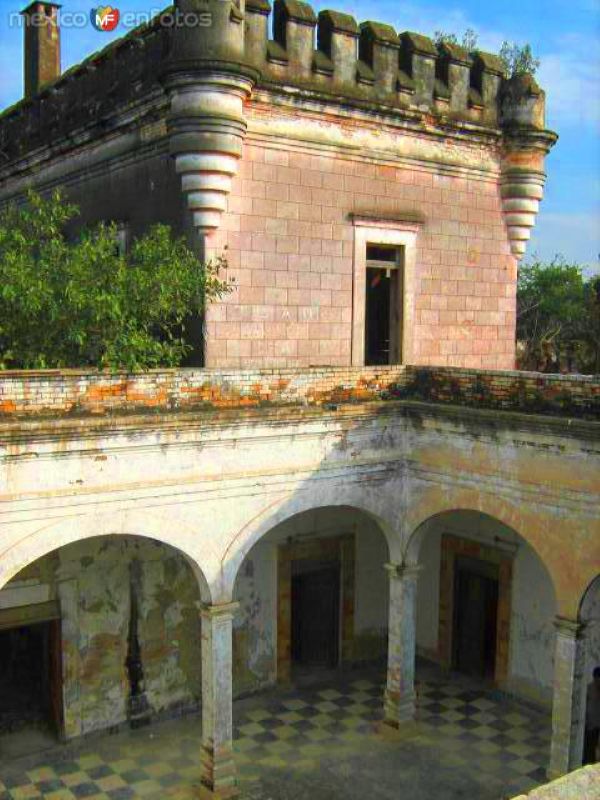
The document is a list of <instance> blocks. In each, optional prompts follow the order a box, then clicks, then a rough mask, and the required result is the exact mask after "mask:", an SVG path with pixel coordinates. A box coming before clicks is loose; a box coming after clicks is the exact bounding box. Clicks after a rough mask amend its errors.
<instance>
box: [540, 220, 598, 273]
mask: <svg viewBox="0 0 600 800" xmlns="http://www.w3.org/2000/svg"><path fill="white" fill-rule="evenodd" d="M527 254H528V255H529V256H531V255H534V254H537V255H538V256H539V257H540V258H541V259H543V260H544V261H550V260H551V259H553V258H554V256H556V255H562V256H564V257H565V258H566V259H567V260H568V261H572V262H576V263H578V264H582V265H587V266H588V267H592V266H593V265H596V268H597V266H598V262H599V260H600V255H599V254H600V209H599V210H597V211H590V212H581V213H569V212H565V213H559V212H547V213H544V211H543V210H542V213H541V214H540V215H539V217H538V220H537V224H536V226H535V228H534V230H533V235H532V237H531V241H530V242H529V245H528V246H527Z"/></svg>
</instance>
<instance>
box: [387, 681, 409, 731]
mask: <svg viewBox="0 0 600 800" xmlns="http://www.w3.org/2000/svg"><path fill="white" fill-rule="evenodd" d="M416 699H417V696H416V694H415V693H414V692H403V693H402V694H400V693H399V692H390V691H389V689H386V691H385V695H384V698H383V722H384V725H388V726H390V727H391V728H399V727H400V725H401V724H402V723H403V722H412V721H413V720H414V718H415V713H416Z"/></svg>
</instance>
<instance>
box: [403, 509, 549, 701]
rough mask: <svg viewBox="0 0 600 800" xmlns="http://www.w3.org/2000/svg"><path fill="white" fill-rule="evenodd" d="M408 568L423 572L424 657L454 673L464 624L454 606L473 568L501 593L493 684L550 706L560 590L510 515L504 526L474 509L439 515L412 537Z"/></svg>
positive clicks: (420, 611) (420, 621)
mask: <svg viewBox="0 0 600 800" xmlns="http://www.w3.org/2000/svg"><path fill="white" fill-rule="evenodd" d="M509 519H510V518H509ZM407 561H408V562H409V563H415V564H416V563H418V564H419V565H420V566H421V567H422V578H421V579H420V580H419V586H418V596H419V603H418V606H417V611H418V626H417V630H418V634H417V635H418V642H419V646H420V647H421V648H422V650H423V651H424V652H426V653H430V654H431V656H430V657H432V658H434V659H435V660H436V661H439V662H440V663H441V664H442V665H443V666H444V667H445V668H451V667H453V666H456V664H457V662H456V659H457V658H459V656H458V655H457V649H456V648H457V647H460V641H461V639H460V619H465V617H464V615H461V610H460V608H461V607H460V606H459V607H457V606H456V603H457V602H459V599H458V596H457V586H459V585H460V584H459V583H458V579H459V577H460V576H461V575H463V576H464V574H465V573H464V572H461V569H463V570H464V569H465V563H466V564H469V563H470V566H468V567H467V569H468V570H473V569H475V571H477V570H478V569H479V570H482V571H484V572H483V574H486V575H487V577H488V578H490V577H491V578H492V579H493V580H494V581H495V586H496V590H495V591H496V592H497V594H496V601H495V603H496V604H497V605H496V611H495V612H494V622H493V623H492V622H490V621H489V620H487V622H486V625H487V626H488V627H486V630H488V631H491V630H494V631H495V635H494V637H493V638H494V645H493V647H494V650H493V656H490V657H491V658H493V665H490V663H488V666H487V667H486V669H488V670H490V672H489V676H490V677H492V676H493V679H494V681H495V682H496V684H497V685H499V686H500V687H501V688H503V689H505V690H507V691H509V692H511V693H514V694H516V695H521V696H524V697H529V698H530V699H531V700H533V701H534V702H538V703H540V704H541V705H545V706H549V705H550V703H551V699H552V689H551V687H552V678H553V673H552V663H553V654H554V646H555V628H554V620H555V618H556V614H557V596H556V586H555V582H554V580H553V576H552V574H551V572H550V570H549V569H548V566H547V564H545V563H544V560H543V559H542V558H541V557H540V555H539V552H538V551H537V549H536V548H535V547H533V546H531V544H530V542H529V541H527V539H525V538H524V537H523V536H522V535H521V533H520V531H518V530H515V527H514V526H512V525H509V524H508V519H507V515H503V519H498V517H497V516H492V515H491V514H489V513H485V512H483V511H480V510H479V509H472V508H470V509H469V508H447V509H446V510H444V511H438V513H436V514H433V515H432V516H430V517H428V518H427V519H425V520H423V521H420V523H419V525H418V527H417V528H416V530H414V531H413V533H412V536H411V538H410V539H409V542H408V547H407ZM474 564H478V565H479V566H478V567H475V566H474ZM461 565H462V566H461ZM463 585H464V584H463ZM532 587H535V588H532ZM464 613H466V612H464V608H463V612H462V614H464ZM457 615H458V616H457ZM457 620H458V621H457ZM489 625H493V626H494V627H493V628H491V627H489ZM457 626H458V627H457ZM487 652H488V653H489V652H492V651H490V650H489V648H488V650H487ZM534 665H535V666H534ZM486 674H488V673H486Z"/></svg>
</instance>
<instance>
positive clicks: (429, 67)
mask: <svg viewBox="0 0 600 800" xmlns="http://www.w3.org/2000/svg"><path fill="white" fill-rule="evenodd" d="M270 15H271V16H272V20H273V24H272V30H273V36H272V38H271V37H270V36H269V27H270V25H269V17H270ZM245 35H246V42H245V52H246V56H247V58H248V60H249V61H250V62H251V63H253V64H254V65H255V66H256V67H257V68H258V69H260V71H261V81H260V83H261V84H264V85H268V86H273V85H291V86H301V87H303V88H305V89H308V90H313V91H317V92H318V91H321V92H327V93H331V94H337V95H343V96H345V97H347V98H353V99H355V100H360V101H363V102H366V103H369V102H370V103H377V104H385V105H388V106H392V107H394V106H395V107H397V108H398V109H415V110H419V111H423V112H427V113H429V114H434V115H438V116H440V117H444V118H450V119H456V120H465V121H469V122H473V123H480V124H484V125H486V126H496V125H497V123H498V117H499V105H498V94H499V89H500V84H501V81H502V75H503V71H504V69H503V66H502V62H501V61H500V59H499V58H498V57H497V56H494V55H492V54H490V53H480V52H475V53H469V52H467V51H466V50H465V49H464V48H462V47H459V46H458V45H453V44H446V43H444V44H442V45H440V46H436V44H435V43H434V42H433V41H432V40H431V39H429V38H428V37H426V36H422V35H421V34H418V33H413V32H410V31H405V32H404V33H401V34H398V33H397V32H396V31H395V30H394V28H393V27H391V26H390V25H386V24H383V23H380V22H372V21H367V22H362V23H360V24H358V23H357V21H356V20H355V19H354V17H352V16H350V15H349V14H343V13H340V12H337V11H321V12H320V13H319V14H318V15H316V14H315V13H314V11H313V9H312V7H311V6H310V5H308V4H307V3H303V2H300V0H275V2H274V5H273V10H272V14H271V7H270V4H269V3H268V1H267V0H248V2H247V3H246V8H245Z"/></svg>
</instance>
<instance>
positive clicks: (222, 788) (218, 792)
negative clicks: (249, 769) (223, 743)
mask: <svg viewBox="0 0 600 800" xmlns="http://www.w3.org/2000/svg"><path fill="white" fill-rule="evenodd" d="M201 762H202V778H201V781H202V786H203V787H204V788H205V789H207V790H208V791H209V792H210V797H214V798H215V800H217V798H218V800H229V798H233V797H239V794H240V792H239V789H238V786H237V783H236V771H235V762H234V760H233V753H232V751H231V749H230V748H221V749H220V750H215V748H212V747H206V746H204V745H203V746H202V748H201Z"/></svg>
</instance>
